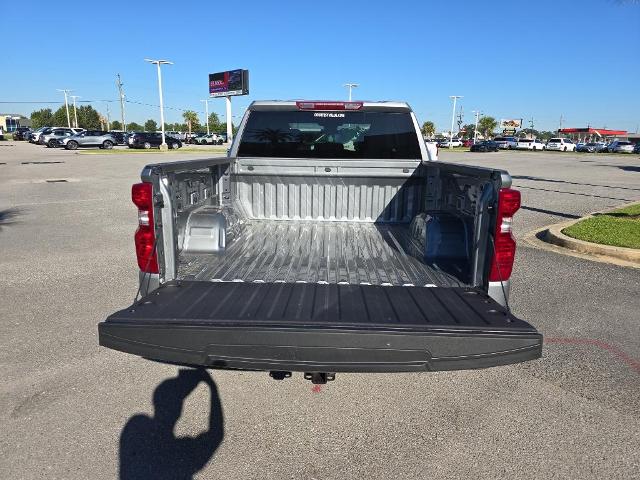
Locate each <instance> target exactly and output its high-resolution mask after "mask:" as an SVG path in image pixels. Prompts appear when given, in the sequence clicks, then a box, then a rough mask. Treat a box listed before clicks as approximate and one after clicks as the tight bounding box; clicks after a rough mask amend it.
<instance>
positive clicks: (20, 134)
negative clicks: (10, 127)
mask: <svg viewBox="0 0 640 480" xmlns="http://www.w3.org/2000/svg"><path fill="white" fill-rule="evenodd" d="M30 133H31V129H30V128H29V127H18V128H17V129H16V130H14V131H13V139H14V140H28V138H29V134H30Z"/></svg>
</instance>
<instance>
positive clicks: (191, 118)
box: [182, 110, 200, 133]
mask: <svg viewBox="0 0 640 480" xmlns="http://www.w3.org/2000/svg"><path fill="white" fill-rule="evenodd" d="M182 118H184V121H185V122H186V124H187V128H188V129H189V133H191V126H192V125H193V126H195V125H198V124H200V120H198V114H197V113H196V112H194V111H193V110H185V111H184V112H183V113H182Z"/></svg>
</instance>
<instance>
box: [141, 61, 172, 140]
mask: <svg viewBox="0 0 640 480" xmlns="http://www.w3.org/2000/svg"><path fill="white" fill-rule="evenodd" d="M144 61H145V62H149V63H153V64H154V65H156V66H157V67H158V94H159V95H160V126H161V127H162V144H161V145H160V149H161V150H166V148H167V142H166V140H165V136H164V105H163V104H162V72H161V71H160V65H173V62H170V61H169V60H150V59H148V58H145V59H144Z"/></svg>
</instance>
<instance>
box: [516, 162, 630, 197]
mask: <svg viewBox="0 0 640 480" xmlns="http://www.w3.org/2000/svg"><path fill="white" fill-rule="evenodd" d="M618 168H620V169H622V170H625V169H633V168H637V169H638V171H640V167H618ZM511 178H513V179H518V180H531V181H532V182H548V183H565V184H567V185H581V186H585V187H602V188H614V189H616V190H633V191H636V192H640V188H631V187H617V186H615V185H602V184H599V183H581V182H570V181H568V180H556V179H554V178H541V177H532V176H529V175H512V176H511Z"/></svg>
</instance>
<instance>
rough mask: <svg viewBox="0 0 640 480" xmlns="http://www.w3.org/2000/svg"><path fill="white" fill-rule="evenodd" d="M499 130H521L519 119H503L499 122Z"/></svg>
mask: <svg viewBox="0 0 640 480" xmlns="http://www.w3.org/2000/svg"><path fill="white" fill-rule="evenodd" d="M500 128H502V129H505V128H514V129H515V128H522V119H521V118H503V119H502V120H500Z"/></svg>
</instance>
